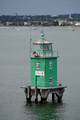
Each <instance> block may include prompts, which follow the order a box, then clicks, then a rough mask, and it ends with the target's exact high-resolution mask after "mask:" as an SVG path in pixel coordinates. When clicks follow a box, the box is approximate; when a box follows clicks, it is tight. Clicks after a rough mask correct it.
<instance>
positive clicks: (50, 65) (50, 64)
mask: <svg viewBox="0 0 80 120" xmlns="http://www.w3.org/2000/svg"><path fill="white" fill-rule="evenodd" d="M49 68H50V69H52V61H50V62H49Z"/></svg>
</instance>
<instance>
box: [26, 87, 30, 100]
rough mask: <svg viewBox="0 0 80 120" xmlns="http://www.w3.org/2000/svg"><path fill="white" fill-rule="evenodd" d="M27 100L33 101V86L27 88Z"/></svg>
mask: <svg viewBox="0 0 80 120" xmlns="http://www.w3.org/2000/svg"><path fill="white" fill-rule="evenodd" d="M27 101H28V102H30V101H31V87H30V86H28V89H27Z"/></svg>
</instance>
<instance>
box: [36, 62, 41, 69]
mask: <svg viewBox="0 0 80 120" xmlns="http://www.w3.org/2000/svg"><path fill="white" fill-rule="evenodd" d="M36 68H38V69H39V68H40V62H39V61H37V62H36Z"/></svg>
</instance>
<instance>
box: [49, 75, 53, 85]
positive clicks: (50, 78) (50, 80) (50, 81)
mask: <svg viewBox="0 0 80 120" xmlns="http://www.w3.org/2000/svg"><path fill="white" fill-rule="evenodd" d="M49 83H50V84H52V76H50V77H49Z"/></svg>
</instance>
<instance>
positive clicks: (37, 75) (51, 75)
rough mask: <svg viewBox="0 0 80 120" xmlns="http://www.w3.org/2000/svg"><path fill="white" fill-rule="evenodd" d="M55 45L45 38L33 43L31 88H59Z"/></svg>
mask: <svg viewBox="0 0 80 120" xmlns="http://www.w3.org/2000/svg"><path fill="white" fill-rule="evenodd" d="M53 53H54V51H53V44H52V43H51V42H48V41H47V40H46V39H45V38H44V34H43V33H41V39H40V40H39V41H37V42H34V43H33V56H31V58H30V65H31V86H32V87H35V86H37V87H54V86H57V58H58V56H57V55H56V56H54V54H53Z"/></svg>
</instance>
